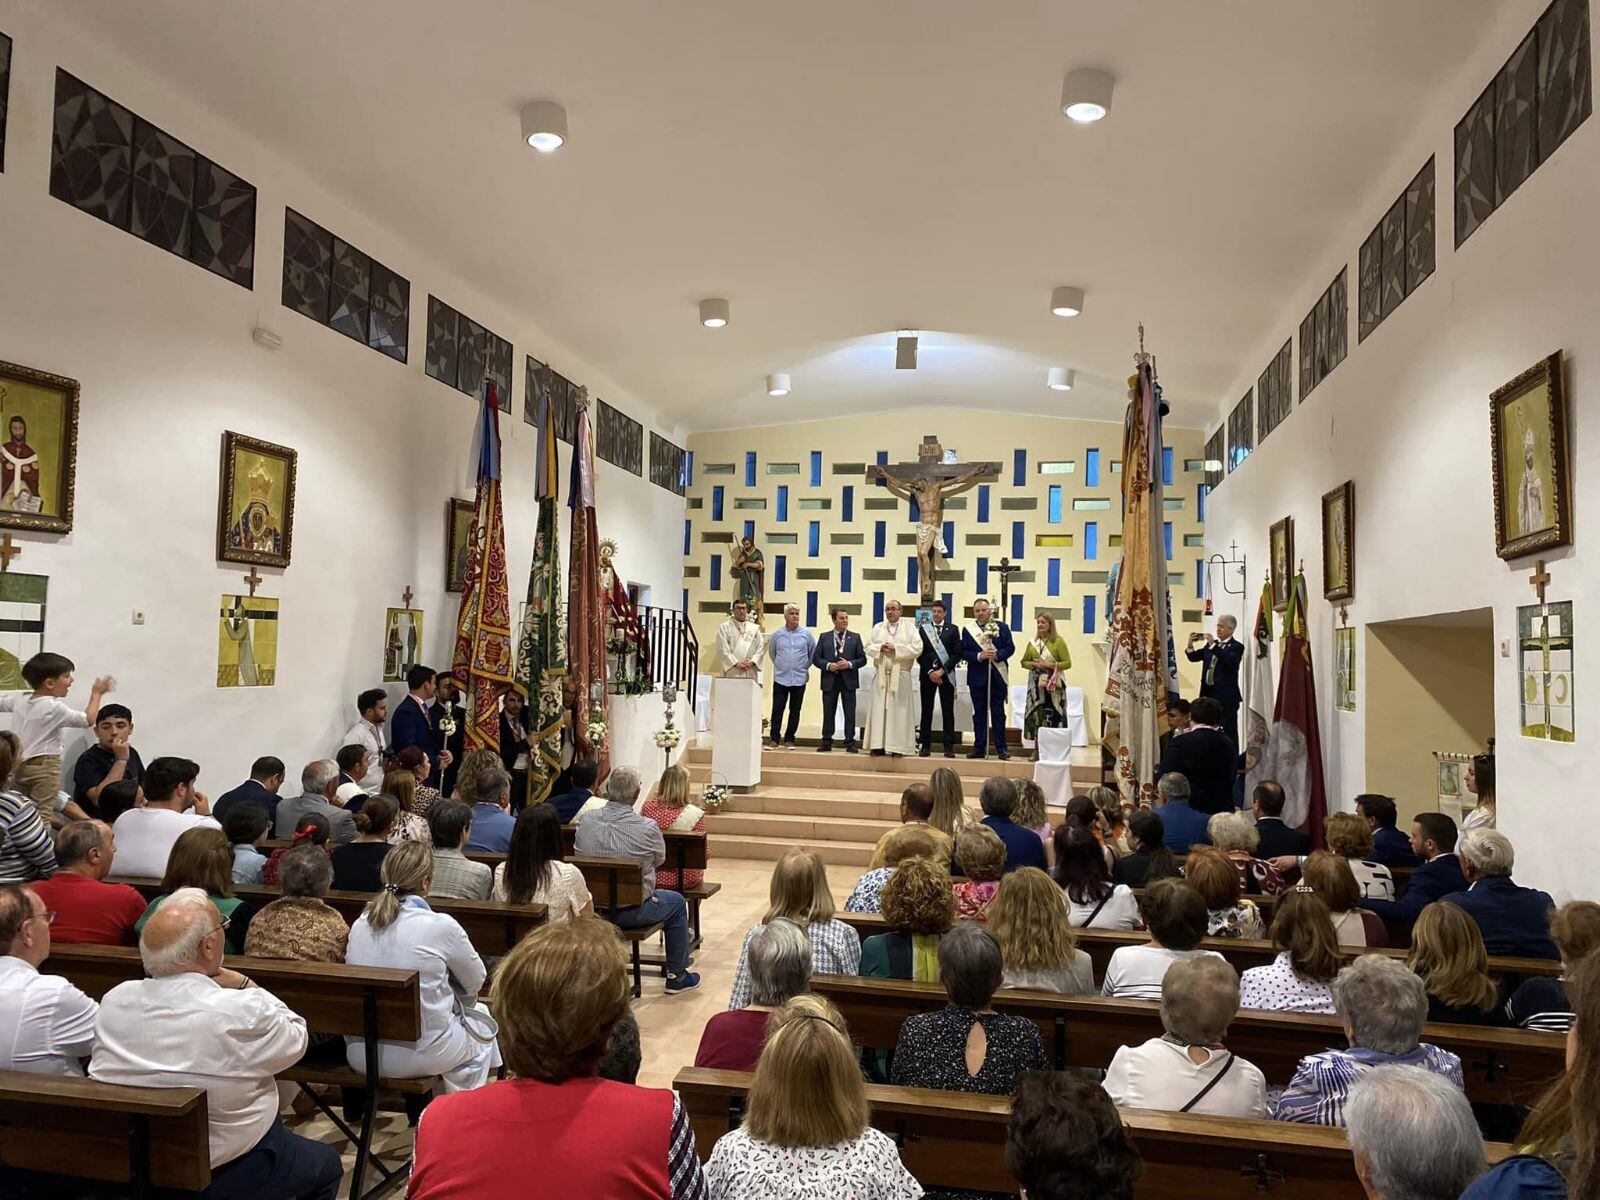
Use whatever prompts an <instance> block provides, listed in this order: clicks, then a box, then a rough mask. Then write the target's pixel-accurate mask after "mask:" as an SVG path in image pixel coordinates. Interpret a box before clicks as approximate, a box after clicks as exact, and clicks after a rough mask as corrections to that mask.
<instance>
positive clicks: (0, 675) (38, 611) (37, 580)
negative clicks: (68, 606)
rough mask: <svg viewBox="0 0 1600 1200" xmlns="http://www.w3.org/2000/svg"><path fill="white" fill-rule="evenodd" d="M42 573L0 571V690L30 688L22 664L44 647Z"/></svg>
mask: <svg viewBox="0 0 1600 1200" xmlns="http://www.w3.org/2000/svg"><path fill="white" fill-rule="evenodd" d="M49 587H50V579H49V577H48V576H46V575H19V574H17V573H16V572H15V571H7V572H5V573H4V574H0V692H20V691H22V690H24V689H27V690H29V691H31V690H32V689H31V688H29V687H28V683H27V681H26V680H25V679H23V678H22V664H23V663H25V662H27V661H28V660H29V659H30V658H32V657H33V656H34V655H35V654H38V653H39V652H40V651H41V650H43V649H44V600H45V595H46V593H47V592H48V591H49Z"/></svg>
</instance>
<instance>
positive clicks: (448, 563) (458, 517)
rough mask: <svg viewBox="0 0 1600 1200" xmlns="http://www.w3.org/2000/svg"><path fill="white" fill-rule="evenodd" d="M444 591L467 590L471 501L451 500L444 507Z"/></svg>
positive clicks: (471, 515)
mask: <svg viewBox="0 0 1600 1200" xmlns="http://www.w3.org/2000/svg"><path fill="white" fill-rule="evenodd" d="M444 517H445V539H444V590H445V591H447V592H464V591H466V590H467V549H468V547H469V546H470V545H471V541H472V517H473V506H472V501H471V500H457V499H453V498H452V499H451V501H450V502H449V504H448V505H447V506H446V507H445V514H444Z"/></svg>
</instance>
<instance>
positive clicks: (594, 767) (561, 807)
mask: <svg viewBox="0 0 1600 1200" xmlns="http://www.w3.org/2000/svg"><path fill="white" fill-rule="evenodd" d="M568 775H569V778H570V779H571V783H572V790H571V791H569V792H563V793H562V794H561V795H559V796H558V795H555V794H554V793H552V794H551V796H550V799H549V800H547V801H545V803H547V804H549V805H550V806H551V807H552V808H554V809H555V810H556V812H558V813H560V814H561V823H562V824H563V825H570V824H572V819H573V818H574V817H576V816H577V815H578V810H579V809H580V808H582V807H583V806H584V805H585V804H587V803H588V802H589V801H590V800H592V799H593V798H594V781H595V780H596V779H598V778H599V777H600V764H599V763H597V762H595V760H594V759H592V758H580V759H578V760H577V761H576V762H574V763H573V764H572V766H571V767H569V768H568Z"/></svg>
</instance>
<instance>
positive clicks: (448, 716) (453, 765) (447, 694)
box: [433, 671, 467, 796]
mask: <svg viewBox="0 0 1600 1200" xmlns="http://www.w3.org/2000/svg"><path fill="white" fill-rule="evenodd" d="M447 722H448V723H449V724H450V725H451V730H450V732H449V733H448V734H447V733H445V731H444V729H443V728H442V726H444V725H445V724H446V723H447ZM433 728H434V739H435V745H436V746H437V747H438V748H437V749H436V750H435V751H434V757H435V758H437V759H439V760H440V761H441V762H442V763H443V768H442V771H441V775H440V779H441V782H440V784H439V791H440V792H441V793H442V794H443V795H446V796H453V795H454V794H455V790H456V772H457V771H459V770H460V769H461V756H462V755H463V754H465V753H466V748H467V709H466V706H465V705H463V704H462V703H461V688H460V687H459V686H458V685H457V684H456V677H455V676H454V675H452V674H451V673H450V672H449V671H440V672H439V673H438V674H437V675H436V676H434V695H433Z"/></svg>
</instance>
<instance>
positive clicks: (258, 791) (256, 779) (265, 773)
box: [211, 754, 288, 822]
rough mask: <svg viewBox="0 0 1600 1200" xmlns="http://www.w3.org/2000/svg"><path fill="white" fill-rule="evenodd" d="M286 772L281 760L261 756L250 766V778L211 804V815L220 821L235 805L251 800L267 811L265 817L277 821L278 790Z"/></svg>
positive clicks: (266, 755) (268, 755)
mask: <svg viewBox="0 0 1600 1200" xmlns="http://www.w3.org/2000/svg"><path fill="white" fill-rule="evenodd" d="M287 773H288V772H287V771H286V770H285V769H284V765H283V760H282V759H281V758H274V757H273V756H272V755H270V754H265V755H262V756H261V757H260V758H258V759H256V761H255V762H254V763H252V764H251V765H250V778H249V779H246V780H245V781H244V782H243V783H241V784H240V785H239V786H238V787H236V788H232V789H231V790H229V791H226V792H223V793H222V795H220V796H218V797H217V798H216V800H214V801H212V804H211V815H212V816H213V817H215V818H216V819H217V820H219V821H220V820H222V819H223V818H224V817H226V816H227V815H228V810H229V809H230V808H232V807H233V806H234V805H235V804H239V803H242V802H243V801H246V800H253V801H254V802H255V803H257V804H259V805H261V807H262V808H264V809H266V810H267V816H269V817H271V818H272V820H273V821H274V822H276V821H277V819H278V789H279V788H281V787H282V786H283V777H284V776H285V775H286V774H287Z"/></svg>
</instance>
